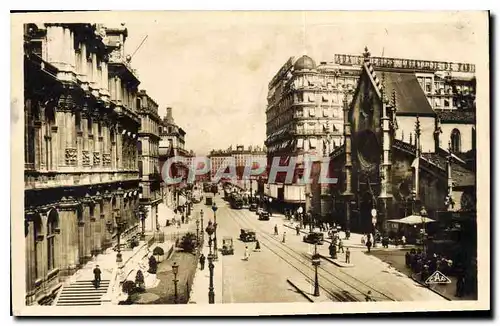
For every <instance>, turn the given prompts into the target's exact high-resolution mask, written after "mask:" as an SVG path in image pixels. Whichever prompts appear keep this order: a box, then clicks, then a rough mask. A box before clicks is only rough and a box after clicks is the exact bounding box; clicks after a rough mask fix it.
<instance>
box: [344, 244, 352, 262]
mask: <svg viewBox="0 0 500 326" xmlns="http://www.w3.org/2000/svg"><path fill="white" fill-rule="evenodd" d="M345 263H346V264H350V263H351V251H350V250H349V247H347V248H346V250H345Z"/></svg>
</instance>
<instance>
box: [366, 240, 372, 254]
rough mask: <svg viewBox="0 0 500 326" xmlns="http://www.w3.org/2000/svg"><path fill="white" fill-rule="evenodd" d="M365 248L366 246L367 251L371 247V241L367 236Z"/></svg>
mask: <svg viewBox="0 0 500 326" xmlns="http://www.w3.org/2000/svg"><path fill="white" fill-rule="evenodd" d="M366 248H368V252H370V250H371V248H372V241H371V240H370V238H368V241H366Z"/></svg>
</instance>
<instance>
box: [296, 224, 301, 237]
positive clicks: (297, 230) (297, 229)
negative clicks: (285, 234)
mask: <svg viewBox="0 0 500 326" xmlns="http://www.w3.org/2000/svg"><path fill="white" fill-rule="evenodd" d="M295 231H296V232H297V235H300V226H299V225H298V224H297V225H296V226H295Z"/></svg>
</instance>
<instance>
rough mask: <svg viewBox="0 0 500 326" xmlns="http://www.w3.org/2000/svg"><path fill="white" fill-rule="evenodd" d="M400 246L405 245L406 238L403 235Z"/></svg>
mask: <svg viewBox="0 0 500 326" xmlns="http://www.w3.org/2000/svg"><path fill="white" fill-rule="evenodd" d="M401 245H402V246H403V247H404V246H405V245H406V237H405V236H404V235H403V236H402V237H401Z"/></svg>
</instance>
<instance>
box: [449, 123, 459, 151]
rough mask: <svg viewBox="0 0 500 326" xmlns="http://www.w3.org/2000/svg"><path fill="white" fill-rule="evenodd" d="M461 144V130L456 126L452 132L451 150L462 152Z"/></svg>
mask: <svg viewBox="0 0 500 326" xmlns="http://www.w3.org/2000/svg"><path fill="white" fill-rule="evenodd" d="M460 145H461V139H460V131H459V130H458V129H456V128H455V129H453V131H452V132H451V151H452V152H454V153H460V149H461V148H460Z"/></svg>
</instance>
